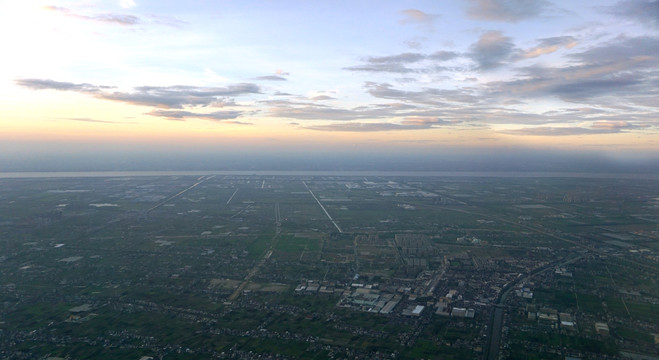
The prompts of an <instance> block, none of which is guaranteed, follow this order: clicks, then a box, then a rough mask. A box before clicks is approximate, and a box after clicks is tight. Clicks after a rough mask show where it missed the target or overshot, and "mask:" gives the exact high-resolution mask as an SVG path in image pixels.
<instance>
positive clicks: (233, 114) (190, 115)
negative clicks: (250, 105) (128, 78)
mask: <svg viewBox="0 0 659 360" xmlns="http://www.w3.org/2000/svg"><path fill="white" fill-rule="evenodd" d="M146 114H147V115H151V116H156V117H161V118H165V119H169V120H181V121H184V120H186V119H205V120H214V121H222V120H230V119H235V118H237V117H239V116H241V115H242V112H241V111H235V110H227V111H215V112H211V113H198V112H192V111H183V110H162V109H154V110H152V111H150V112H148V113H146Z"/></svg>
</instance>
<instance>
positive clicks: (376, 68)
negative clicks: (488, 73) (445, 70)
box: [344, 51, 458, 74]
mask: <svg viewBox="0 0 659 360" xmlns="http://www.w3.org/2000/svg"><path fill="white" fill-rule="evenodd" d="M457 56H458V54H457V53H455V52H452V51H437V52H435V53H433V54H428V55H427V54H420V53H402V54H397V55H389V56H379V57H368V58H366V64H364V65H357V66H350V67H346V68H344V70H350V71H364V72H390V73H401V74H402V73H419V72H428V71H431V70H438V69H441V68H440V67H437V66H435V67H433V66H428V65H431V64H428V63H422V64H420V66H417V67H410V66H411V65H413V64H418V63H420V62H422V61H424V60H430V61H432V62H442V61H447V60H450V59H453V58H455V57H457Z"/></svg>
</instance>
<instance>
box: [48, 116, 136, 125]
mask: <svg viewBox="0 0 659 360" xmlns="http://www.w3.org/2000/svg"><path fill="white" fill-rule="evenodd" d="M58 119H60V120H70V121H81V122H89V123H103V124H137V123H136V122H120V121H109V120H97V119H90V118H62V117H61V118H58Z"/></svg>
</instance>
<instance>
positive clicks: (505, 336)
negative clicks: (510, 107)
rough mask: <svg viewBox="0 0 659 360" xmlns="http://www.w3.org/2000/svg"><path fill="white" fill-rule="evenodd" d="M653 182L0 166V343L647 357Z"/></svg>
mask: <svg viewBox="0 0 659 360" xmlns="http://www.w3.org/2000/svg"><path fill="white" fill-rule="evenodd" d="M657 189H659V179H657V178H652V177H648V178H643V177H636V178H631V177H624V176H611V177H607V176H603V175H599V174H594V175H592V176H585V175H584V176H564V177H561V176H553V177H549V176H542V177H540V176H519V175H516V176H512V175H510V176H501V175H498V176H487V175H483V174H480V175H469V176H458V175H454V176H418V175H410V176H401V175H398V176H388V175H382V174H378V175H368V174H364V175H363V176H362V175H354V174H352V175H351V174H341V173H337V174H336V175H327V174H325V175H313V174H306V175H305V174H295V175H282V174H273V175H264V174H258V175H253V174H249V173H245V174H244V175H238V174H222V173H208V174H196V175H185V174H180V175H167V176H164V175H159V176H155V175H153V176H135V175H132V176H131V175H117V176H107V175H106V176H95V177H89V176H88V177H25V178H0V240H1V241H2V249H3V251H2V253H0V289H1V291H0V296H1V297H2V302H1V304H2V307H1V308H0V357H2V358H3V359H33V358H40V359H41V358H48V359H78V358H108V359H142V360H147V359H185V358H189V359H198V358H218V359H220V358H236V359H252V358H254V359H256V358H260V359H289V358H290V359H292V358H314V359H340V358H344V359H345V358H350V359H408V358H426V359H429V358H438V359H440V358H441V359H499V358H510V359H567V358H570V359H602V358H608V359H658V358H659V355H657V354H659V286H657V281H658V280H659V241H658V240H659V193H658V192H657Z"/></svg>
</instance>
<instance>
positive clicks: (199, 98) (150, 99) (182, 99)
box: [16, 79, 260, 109]
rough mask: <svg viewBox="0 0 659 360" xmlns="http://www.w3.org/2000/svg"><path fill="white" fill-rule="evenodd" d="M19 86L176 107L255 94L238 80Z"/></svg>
mask: <svg viewBox="0 0 659 360" xmlns="http://www.w3.org/2000/svg"><path fill="white" fill-rule="evenodd" d="M16 83H17V84H18V85H20V86H23V87H26V88H30V89H34V90H60V91H74V92H80V93H84V94H89V95H92V96H94V97H96V98H98V99H103V100H112V101H119V102H123V103H127V104H132V105H144V106H153V107H159V108H175V109H180V108H183V107H184V106H210V105H213V104H216V103H217V102H218V101H222V100H223V97H227V96H240V95H247V94H258V93H259V92H260V88H259V87H258V86H257V85H255V84H250V83H239V84H233V85H229V86H226V87H197V86H187V85H174V86H140V87H136V88H134V89H133V91H132V92H121V91H111V89H113V87H111V86H99V85H91V84H76V83H70V82H61V81H54V80H49V79H18V80H16Z"/></svg>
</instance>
